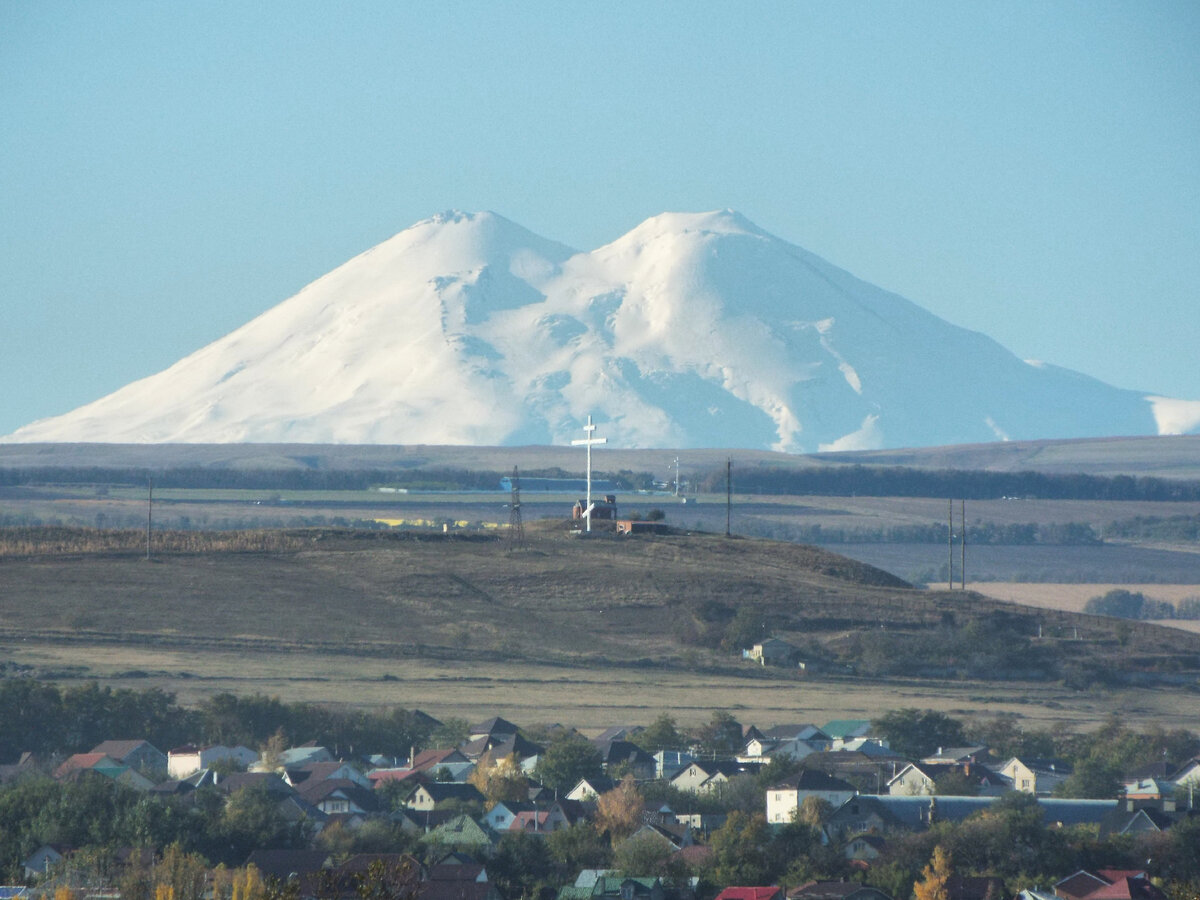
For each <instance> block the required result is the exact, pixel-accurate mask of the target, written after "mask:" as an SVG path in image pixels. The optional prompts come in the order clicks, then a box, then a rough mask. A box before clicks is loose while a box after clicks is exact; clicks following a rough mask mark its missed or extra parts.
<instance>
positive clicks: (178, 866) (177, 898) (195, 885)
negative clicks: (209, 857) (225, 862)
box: [154, 844, 208, 900]
mask: <svg viewBox="0 0 1200 900" xmlns="http://www.w3.org/2000/svg"><path fill="white" fill-rule="evenodd" d="M207 874H208V862H207V861H206V860H205V859H204V857H202V856H200V855H199V854H197V853H186V852H184V849H183V847H182V846H180V845H179V844H172V845H171V846H169V847H168V848H167V849H166V850H164V851H163V855H162V859H161V860H159V863H158V865H157V866H155V867H154V881H155V883H156V888H155V898H156V900H163V898H162V897H160V894H161V893H162V892H163V891H164V889H165V891H166V892H167V894H168V897H167V900H201V898H202V897H203V896H204V887H205V878H206V876H207Z"/></svg>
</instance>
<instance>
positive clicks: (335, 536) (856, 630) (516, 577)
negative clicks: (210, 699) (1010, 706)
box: [0, 522, 1200, 721]
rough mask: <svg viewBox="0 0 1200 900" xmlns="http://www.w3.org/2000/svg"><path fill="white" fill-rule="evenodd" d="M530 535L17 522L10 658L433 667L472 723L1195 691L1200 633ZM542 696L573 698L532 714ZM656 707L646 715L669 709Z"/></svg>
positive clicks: (352, 681)
mask: <svg viewBox="0 0 1200 900" xmlns="http://www.w3.org/2000/svg"><path fill="white" fill-rule="evenodd" d="M527 530H528V532H529V540H528V542H527V544H526V546H525V547H523V548H512V547H510V546H509V545H508V544H507V543H506V542H505V541H503V540H501V539H497V538H494V537H491V536H488V535H482V534H480V535H465V534H464V535H455V534H449V535H445V536H443V535H440V534H429V533H424V534H421V533H415V532H410V533H402V532H372V531H360V532H355V531H339V530H295V531H276V532H268V533H260V534H237V533H229V532H221V533H212V532H178V533H171V534H164V535H160V536H159V537H158V544H157V545H156V548H157V549H156V552H155V555H154V558H153V559H152V560H146V559H145V558H144V547H143V545H142V543H141V542H142V540H143V538H142V536H141V535H139V534H138V533H137V532H100V531H84V532H76V531H56V530H41V529H30V530H22V529H8V530H5V531H4V532H3V533H2V534H3V537H2V541H3V546H0V648H3V651H4V656H2V657H0V659H8V660H9V661H10V667H11V669H12V670H13V671H25V672H28V671H32V672H33V673H34V674H41V675H43V676H50V677H59V678H62V677H101V678H105V679H108V680H112V679H119V678H139V679H150V680H149V681H143V682H142V683H143V684H151V683H153V684H161V685H162V686H164V687H167V688H169V689H172V690H179V689H181V688H182V689H183V690H184V691H185V692H186V691H187V690H196V691H212V690H216V689H222V688H226V689H235V690H239V691H245V690H248V689H253V690H258V689H263V690H276V689H279V685H281V684H282V685H284V687H283V689H282V690H281V693H284V694H286V695H289V696H292V695H293V693H292V690H291V688H289V687H288V686H287V685H288V683H289V681H293V682H295V684H296V685H300V684H303V689H302V690H301V691H298V692H297V693H295V694H294V696H301V697H304V698H307V699H321V700H336V701H339V702H359V703H364V702H380V700H379V698H380V697H381V696H382V695H381V694H380V692H379V691H378V690H377V688H378V687H379V684H378V682H380V681H383V682H385V683H386V682H388V681H393V682H394V681H396V680H401V681H404V682H405V683H406V684H408V685H409V687H410V688H411V687H412V684H413V683H416V682H417V681H420V680H421V679H423V678H426V677H428V676H429V675H430V673H433V672H435V671H436V672H438V673H439V674H438V676H437V677H438V678H439V679H442V680H443V681H445V680H455V679H457V680H459V681H473V682H475V683H477V684H476V687H478V686H479V684H483V683H486V685H487V692H485V693H483V694H481V693H480V691H479V690H475V691H473V692H472V694H471V696H470V700H469V701H464V703H463V706H462V708H463V709H465V710H472V711H473V710H476V709H485V708H491V709H496V708H497V707H498V706H499V707H500V708H504V709H511V708H512V706H513V704H522V703H533V704H534V705H535V706H537V708H538V709H539V710H542V711H545V710H549V709H573V710H574V712H572V713H571V714H572V715H575V716H580V715H583V716H584V717H585V718H586V715H587V713H581V712H580V707H589V706H594V707H597V708H600V707H603V708H610V707H614V706H615V707H619V708H620V709H623V710H627V707H626V705H625V704H627V703H629V702H631V698H632V697H633V696H635V695H637V692H638V691H644V692H655V691H656V685H658V684H662V685H667V684H668V683H674V684H676V685H680V684H681V683H686V687H687V689H688V690H689V691H690V692H691V693H689V694H688V697H689V698H690V699H689V700H688V701H687V702H688V703H693V704H698V703H701V702H703V701H701V700H698V699H697V693H698V692H700V691H701V690H702V689H703V688H704V686H705V684H708V685H711V686H714V690H713V691H712V692H711V693H709V694H707V695H705V696H706V699H707V700H709V701H712V702H709V704H708V708H713V707H715V706H716V705H717V703H716V702H715V701H716V699H717V698H718V697H724V698H726V699H728V698H729V697H730V696H732V697H738V698H742V699H740V700H738V701H737V705H746V704H751V705H754V704H757V703H759V702H762V701H763V698H764V697H766V698H768V699H770V701H771V703H777V702H778V701H779V698H780V697H781V696H784V694H779V693H777V692H776V693H772V690H773V689H782V690H783V691H784V692H785V694H786V696H787V697H789V698H791V699H788V700H787V701H786V702H787V703H788V704H795V703H796V702H797V700H796V697H797V696H798V695H799V694H800V693H803V694H804V695H805V696H810V697H811V696H814V689H815V688H816V686H817V685H824V686H825V687H826V688H827V689H829V690H831V691H833V692H835V693H837V692H840V694H841V698H842V705H841V706H840V707H839V709H838V711H839V712H850V711H852V710H853V708H855V707H854V705H853V704H850V705H849V706H848V705H847V701H846V698H847V697H850V696H851V695H853V694H855V692H858V694H860V695H861V694H863V693H864V692H868V693H869V692H874V693H875V694H876V695H877V696H876V697H875V699H874V700H862V699H861V696H860V701H859V704H860V705H859V707H857V708H859V709H862V708H864V707H863V706H862V704H865V705H866V708H872V709H875V710H878V709H879V708H880V706H879V704H880V703H882V704H888V703H891V704H895V703H896V702H898V701H897V698H898V697H900V696H901V695H903V694H904V693H905V692H907V694H908V695H910V696H912V695H915V696H917V697H920V696H922V695H929V696H936V697H937V698H938V699H937V700H936V702H935V701H931V700H928V699H927V700H925V701H924V702H922V701H921V700H920V699H911V700H909V701H908V705H931V706H938V705H943V700H944V699H945V698H950V697H957V698H959V699H958V700H957V701H956V702H962V697H964V696H969V697H975V698H976V699H977V700H978V699H979V698H980V697H981V696H984V697H986V696H988V692H989V691H994V692H997V693H996V694H995V695H994V696H995V697H996V698H997V699H999V698H1004V701H1003V702H1007V703H1012V702H1016V700H1015V698H1014V697H1013V696H1011V695H1014V694H1028V695H1030V696H1032V695H1034V694H1038V693H1039V692H1041V694H1043V695H1045V696H1046V697H1050V695H1051V694H1053V695H1054V696H1055V697H1057V698H1058V699H1054V700H1049V699H1048V700H1046V701H1045V702H1046V703H1047V704H1048V705H1051V706H1053V705H1057V706H1058V707H1059V708H1061V707H1062V696H1063V695H1064V692H1065V695H1067V696H1070V695H1073V694H1075V692H1077V691H1079V690H1084V689H1087V690H1092V691H1094V690H1096V689H1102V690H1104V691H1111V690H1125V689H1126V688H1127V687H1128V685H1130V684H1136V683H1148V684H1152V685H1156V687H1155V692H1156V693H1157V694H1158V695H1160V697H1161V695H1165V694H1166V693H1167V691H1166V690H1164V689H1163V687H1162V685H1163V684H1168V685H1171V684H1174V685H1175V688H1174V689H1175V690H1179V691H1184V692H1186V691H1188V690H1189V688H1188V687H1187V686H1188V685H1193V686H1194V685H1195V684H1196V682H1197V675H1198V674H1200V636H1198V635H1194V634H1189V633H1186V632H1182V631H1173V630H1167V629H1161V628H1158V627H1156V626H1152V625H1146V624H1142V623H1136V622H1124V621H1120V620H1113V619H1105V618H1099V617H1091V616H1080V615H1076V614H1073V613H1069V612H1063V611H1033V610H1029V609H1027V608H1022V607H1018V606H1014V605H1012V604H1008V603H1004V602H1001V601H997V600H992V599H987V598H984V597H982V596H980V595H977V594H973V593H970V592H937V591H920V590H915V589H912V588H910V587H909V586H907V585H906V584H905V583H904V582H902V581H900V580H899V579H897V578H895V577H894V576H891V575H889V574H887V573H885V572H882V571H880V570H878V569H873V568H871V567H870V566H867V565H864V564H862V563H858V562H855V561H853V560H850V559H847V558H845V557H841V556H838V555H836V554H833V553H829V552H826V551H823V550H820V549H817V548H813V547H808V546H803V545H797V544H789V543H779V542H773V541H767V540H753V539H742V538H726V537H724V536H720V535H713V534H686V533H678V534H674V535H670V536H663V537H654V538H624V539H619V538H615V537H611V536H595V537H592V538H588V539H582V538H579V537H571V536H569V534H568V533H567V531H566V529H565V527H564V525H563V523H561V522H539V523H534V524H532V525H530V526H527ZM768 634H771V635H777V636H780V637H783V638H785V639H787V640H790V641H792V642H793V643H795V644H796V645H797V646H799V647H801V648H802V650H803V651H804V654H805V657H806V659H807V660H808V661H809V663H810V668H809V670H808V672H807V673H804V674H801V673H798V672H796V671H792V670H789V671H784V670H770V669H766V670H764V669H761V668H758V667H756V666H754V665H752V664H750V663H745V662H742V661H741V660H740V659H739V658H738V654H737V651H738V650H739V649H740V648H741V647H743V646H749V644H750V643H753V641H754V640H755V639H756V638H758V637H760V636H763V635H768ZM22 666H30V667H32V669H22V668H21V667H22ZM514 667H519V669H520V671H518V670H517V668H514ZM531 669H537V670H538V671H540V675H537V676H531V675H530V672H531ZM394 672H400V673H401V675H400V676H396V675H394V674H392V673H394ZM249 673H257V674H254V675H253V677H251V675H250V674H249ZM254 678H258V679H260V681H259V682H257V683H256V682H255V681H254ZM629 680H632V682H633V683H634V684H636V685H638V687H637V688H634V687H630V686H629V685H628V683H627V682H628V681H629ZM365 681H370V682H372V684H371V685H370V686H369V689H368V687H367V686H365V685H364V684H363V682H365ZM537 681H541V682H543V683H542V685H541V686H542V688H547V683H548V682H554V683H556V684H557V683H560V682H561V683H562V684H564V685H565V684H571V685H574V687H573V688H572V690H573V691H574V695H573V696H572V697H570V698H568V699H564V698H562V697H557V699H555V700H554V701H553V703H552V702H551V701H549V700H547V699H542V700H535V699H534V698H538V697H543V698H544V695H543V694H542V693H539V690H540V689H539V688H538V687H536V685H535V684H534V682H537ZM1010 681H1017V682H1021V683H1022V684H1023V686H1022V687H1020V688H1019V689H1015V688H1013V687H1009V686H1008V682H1010ZM583 684H586V685H587V687H581V685H583ZM620 684H625V685H626V686H625V687H623V688H619V689H618V688H616V687H615V686H616V685H620ZM201 685H203V687H201ZM718 685H719V686H720V688H721V691H717V690H716V689H715V687H716V686H718ZM739 685H740V687H739ZM989 685H991V687H988V686H989ZM1031 685H1034V686H1032V687H1031ZM441 687H445V685H444V684H442V685H441ZM547 689H548V688H547ZM614 690H624V691H628V692H629V696H627V697H623V698H614V697H613V696H612V694H613V692H614ZM981 691H982V692H983V694H981V693H980V692H981ZM722 692H723V693H722ZM1047 692H1050V693H1047ZM881 693H882V694H883V695H884V696H882V697H880V696H878V695H879V694H881ZM752 694H753V695H754V696H755V700H754V701H753V702H751V701H750V699H749V698H750V696H751V695H752ZM889 694H890V695H891V696H890V697H888V696H887V695H889ZM393 696H394V694H393ZM659 696H660V697H661V699H663V700H664V702H663V703H662V704H661V705H659V706H657V707H655V706H654V705H653V703H652V701H648V700H646V699H645V698H643V699H642V700H641V701H639V705H644V706H648V707H649V708H651V709H653V708H659V709H661V708H670V707H669V706H668V705H667V703H666V702H665V698H666V696H667V695H666V693H662V694H660V695H659ZM827 700H828V698H827ZM391 702H397V701H396V700H395V699H393V700H392V701H391ZM407 702H409V703H411V704H412V705H419V704H420V703H421V700H420V698H419V697H411V694H410V699H408V700H407ZM426 702H428V701H426ZM675 702H676V703H679V702H682V701H678V700H677V701H675ZM1024 702H1032V701H1024ZM1039 702H1041V701H1039ZM1156 702H1158V701H1156ZM1163 702H1167V703H1168V706H1170V705H1171V703H1170V701H1163ZM489 703H490V704H491V705H490V706H489ZM563 704H565V706H564V705H563ZM572 704H574V706H572ZM1194 705H1195V703H1194V699H1189V700H1188V701H1187V702H1186V703H1175V704H1174V708H1176V709H1178V710H1179V711H1180V713H1183V714H1187V711H1188V710H1190V709H1192V708H1193V707H1194ZM884 708H886V706H885V707H884ZM626 714H627V715H628V711H626ZM531 715H532V713H531ZM564 715H566V713H564ZM792 715H795V713H792ZM833 717H834V716H832V715H831V716H830V718H833ZM545 720H546V719H544V718H541V717H540V716H539V717H537V718H533V719H531V721H545Z"/></svg>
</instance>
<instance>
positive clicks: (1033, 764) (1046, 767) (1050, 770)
mask: <svg viewBox="0 0 1200 900" xmlns="http://www.w3.org/2000/svg"><path fill="white" fill-rule="evenodd" d="M1014 762H1019V763H1020V764H1021V765H1023V766H1024V767H1025V768H1027V769H1029V771H1031V772H1033V773H1035V774H1037V775H1064V776H1065V775H1070V774H1071V773H1072V772H1074V771H1075V770H1074V768H1073V767H1072V766H1071V764H1070V763H1069V762H1067V761H1066V760H1065V759H1052V758H1050V757H1033V756H1014V757H1013V758H1012V759H1010V760H1009V761H1008V762H1006V763H1005V764H1004V765H1003V766H1001V767H1000V768H1002V769H1004V768H1007V767H1008V766H1010V765H1012V763H1014Z"/></svg>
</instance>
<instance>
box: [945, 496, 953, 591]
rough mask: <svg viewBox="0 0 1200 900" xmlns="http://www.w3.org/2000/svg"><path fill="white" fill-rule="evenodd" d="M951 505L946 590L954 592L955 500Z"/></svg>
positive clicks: (948, 526) (948, 527)
mask: <svg viewBox="0 0 1200 900" xmlns="http://www.w3.org/2000/svg"><path fill="white" fill-rule="evenodd" d="M948 502H949V504H950V518H949V519H948V520H947V529H946V553H947V555H948V556H949V560H948V561H947V562H948V565H947V568H946V590H948V591H952V590H954V498H953V497H951V498H950V500H949V501H948Z"/></svg>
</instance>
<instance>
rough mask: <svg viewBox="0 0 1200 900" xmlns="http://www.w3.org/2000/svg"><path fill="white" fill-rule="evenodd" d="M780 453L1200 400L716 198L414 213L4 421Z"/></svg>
mask: <svg viewBox="0 0 1200 900" xmlns="http://www.w3.org/2000/svg"><path fill="white" fill-rule="evenodd" d="M589 414H590V415H593V416H594V417H595V419H596V421H597V422H598V423H599V424H600V425H601V428H602V429H603V431H604V433H606V434H607V436H608V437H609V440H610V443H611V444H614V445H619V446H624V447H675V448H703V447H710V448H715V447H730V446H736V447H746V448H758V449H763V450H776V451H784V452H789V453H797V452H814V451H850V450H869V449H880V448H890V447H905V446H928V445H946V444H960V443H981V442H990V441H1006V440H1031V439H1045V438H1076V437H1101V436H1105V435H1112V434H1129V435H1137V434H1161V433H1175V432H1194V431H1196V430H1197V429H1198V428H1200V402H1197V401H1188V400H1175V399H1171V398H1164V397H1160V396H1157V395H1149V394H1143V393H1139V392H1135V391H1128V390H1122V389H1118V388H1114V387H1111V386H1109V385H1106V384H1103V383H1101V382H1099V381H1096V380H1095V379H1092V378H1088V377H1086V376H1084V375H1081V374H1079V373H1075V372H1071V371H1069V370H1066V369H1061V368H1058V367H1055V366H1052V365H1047V364H1044V363H1030V362H1025V361H1022V360H1020V359H1018V358H1017V357H1015V356H1014V355H1013V354H1011V353H1010V352H1008V351H1007V350H1005V349H1004V348H1003V347H1001V346H1000V345H999V344H997V343H996V342H995V341H993V340H991V339H990V338H987V337H986V336H984V335H981V334H978V333H976V332H971V331H967V330H965V329H962V328H959V327H957V326H954V325H951V324H949V323H947V322H945V321H944V320H942V319H939V318H938V317H936V316H934V315H932V314H931V313H929V312H927V311H925V310H923V309H921V308H920V307H919V306H917V305H915V304H913V303H911V302H910V301H908V300H905V299H904V298H902V297H900V296H897V295H896V294H892V293H888V292H887V291H884V290H881V289H880V288H877V287H874V286H873V285H870V284H867V283H866V282H863V281H860V280H858V279H856V278H854V277H853V276H852V275H850V274H848V273H847V272H845V271H843V270H841V269H838V268H837V267H835V266H833V265H831V264H829V263H827V262H825V261H824V260H822V259H820V258H819V257H816V256H814V255H813V254H811V253H808V252H807V251H805V250H803V249H801V248H799V247H796V246H794V245H792V244H788V243H786V242H785V241H782V240H780V239H779V238H776V237H774V236H772V235H770V234H768V233H767V232H765V231H763V230H762V229H760V228H758V227H757V226H755V225H754V224H753V223H751V222H749V221H748V220H746V219H745V218H744V217H743V216H741V215H739V214H738V213H736V212H733V211H731V210H719V211H715V212H709V213H664V214H662V215H659V216H655V217H653V218H650V219H647V220H646V221H645V222H643V223H642V224H640V225H638V226H637V227H636V228H634V229H633V230H632V231H630V232H629V233H628V234H626V235H624V236H623V237H621V238H619V239H618V240H616V241H614V242H612V243H611V244H608V245H606V246H604V247H600V248H599V249H597V250H594V251H591V252H588V253H579V252H576V251H574V250H572V249H571V248H569V247H566V246H564V245H562V244H559V243H556V242H554V241H550V240H547V239H545V238H542V237H539V236H537V235H535V234H533V233H532V232H530V231H528V230H527V229H524V228H522V227H521V226H519V225H517V224H515V223H513V222H510V221H509V220H507V219H505V218H503V217H501V216H498V215H495V214H494V213H487V212H484V213H460V212H452V213H446V214H443V215H440V216H435V217H433V218H430V219H426V220H425V221H422V222H419V223H417V224H416V225H414V226H412V227H411V228H409V229H406V230H405V231H402V232H401V233H399V234H397V235H395V236H394V237H392V238H390V239H388V240H387V241H384V242H383V243H381V244H379V245H378V246H376V247H373V248H372V249H370V250H368V251H366V252H365V253H363V254H360V255H359V256H357V257H355V258H354V259H352V260H350V261H349V262H347V263H346V264H344V265H342V266H340V267H338V268H337V269H335V270H333V271H332V272H330V273H329V274H327V275H325V276H323V277H321V278H319V279H317V280H316V281H314V282H313V283H312V284H310V285H308V286H307V287H305V288H304V289H303V290H301V291H300V292H299V293H298V294H296V295H295V296H294V297H292V298H290V299H288V300H286V301H284V302H283V303H280V304H279V305H278V306H276V307H274V308H273V309H270V310H268V311H267V312H266V313H264V314H262V315H261V316H259V317H257V318H256V319H254V320H253V321H251V322H249V323H247V324H246V325H244V326H242V327H241V328H239V329H237V330H236V331H234V332H232V333H230V334H229V335H227V336H225V337H223V338H221V339H220V340H218V341H215V342H213V343H212V344H210V345H208V346H207V347H204V348H202V349H200V350H198V351H197V352H195V353H193V354H191V355H190V356H188V357H186V358H185V359H182V360H180V361H179V362H177V363H176V364H174V365H173V366H171V367H170V368H168V369H166V370H165V371H163V372H160V373H158V374H157V375H152V376H150V377H148V378H144V379H142V380H140V381H137V382H134V383H132V384H130V385H127V386H126V387H124V388H122V389H120V390H118V391H116V392H115V393H113V394H110V395H109V396H107V397H103V398H101V399H99V400H97V401H95V402H94V403H90V404H88V405H86V406H84V407H81V408H79V409H77V410H75V411H73V412H70V413H67V414H65V415H62V416H58V417H55V418H52V419H44V420H41V421H39V422H35V423H32V424H30V425H27V426H25V427H23V428H20V429H18V430H17V431H16V432H15V433H13V434H12V435H9V436H8V437H7V438H3V439H2V440H5V441H20V442H117V443H242V442H255V443H316V444H409V445H411V444H454V445H545V444H566V443H569V441H570V440H571V439H572V438H575V437H578V436H579V434H578V430H579V427H580V425H581V423H582V422H583V421H584V420H585V419H586V417H587V416H588V415H589Z"/></svg>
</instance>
